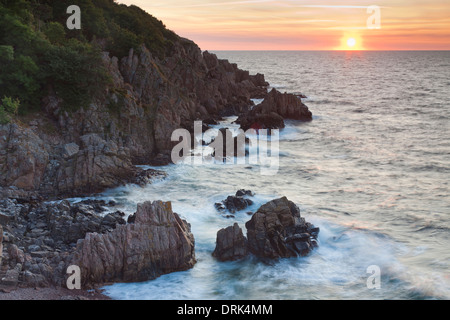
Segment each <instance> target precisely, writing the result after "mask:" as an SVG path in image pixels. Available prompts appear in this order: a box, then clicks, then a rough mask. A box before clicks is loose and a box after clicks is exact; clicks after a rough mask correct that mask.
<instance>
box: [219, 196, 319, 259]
mask: <svg viewBox="0 0 450 320" xmlns="http://www.w3.org/2000/svg"><path fill="white" fill-rule="evenodd" d="M245 227H246V228H247V238H245V237H244V236H243V234H242V230H241V228H240V227H239V226H238V225H237V224H235V225H234V226H233V227H229V228H227V229H222V230H220V231H219V232H218V234H217V242H216V249H215V251H214V253H213V256H215V257H216V258H217V259H219V260H221V261H230V260H236V259H240V258H243V257H244V256H245V255H246V254H247V253H251V254H253V255H254V256H256V257H258V258H262V259H278V258H290V257H297V256H306V255H308V254H309V253H310V252H311V251H312V250H313V249H314V248H316V247H317V246H318V243H317V237H318V235H319V231H320V229H319V228H316V227H315V226H313V225H312V224H311V223H308V222H306V221H305V219H304V218H302V217H301V215H300V209H299V208H298V207H297V205H295V204H294V203H293V202H292V201H289V200H288V199H287V198H286V197H283V198H280V199H276V200H273V201H270V202H268V203H266V204H265V205H263V206H261V207H260V208H259V209H258V211H257V212H256V213H255V214H254V215H253V216H252V218H251V220H250V221H248V222H247V223H246V224H245ZM244 252H245V254H244Z"/></svg>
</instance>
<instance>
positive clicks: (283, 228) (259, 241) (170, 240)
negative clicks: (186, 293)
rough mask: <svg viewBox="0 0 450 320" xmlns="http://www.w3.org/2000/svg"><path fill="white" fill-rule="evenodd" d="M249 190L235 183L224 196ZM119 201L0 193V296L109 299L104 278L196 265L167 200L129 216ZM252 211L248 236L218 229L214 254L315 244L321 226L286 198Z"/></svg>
mask: <svg viewBox="0 0 450 320" xmlns="http://www.w3.org/2000/svg"><path fill="white" fill-rule="evenodd" d="M252 195H253V193H252V192H251V191H248V190H239V191H238V192H237V193H236V196H235V197H232V196H230V197H229V198H227V200H225V201H224V203H227V202H230V201H231V203H234V202H233V200H232V199H235V200H236V199H238V201H239V200H242V199H244V198H243V197H244V196H252ZM244 200H245V199H244ZM116 206H117V204H116V203H115V202H114V201H110V202H106V201H103V200H84V201H81V202H79V203H75V204H74V203H70V202H68V201H61V202H59V203H48V202H47V203H46V202H30V203H20V202H18V201H17V200H11V199H7V200H1V201H0V257H2V260H1V261H0V299H16V298H17V299H21V297H23V298H24V299H46V297H47V298H51V299H71V300H79V299H95V300H98V299H108V298H107V297H105V296H103V295H102V292H101V291H100V290H99V289H98V288H100V287H101V286H103V285H105V284H111V283H123V282H144V281H148V280H153V279H156V278H157V277H159V276H161V275H163V274H167V273H171V272H176V271H185V270H188V269H190V268H192V267H194V265H195V264H196V258H195V240H194V236H193V234H192V233H191V231H190V230H191V226H190V224H189V223H188V222H187V221H185V220H182V219H181V218H180V216H179V215H178V214H176V213H174V212H173V211H172V207H171V203H170V202H161V201H154V202H144V203H142V204H139V205H138V207H137V211H136V213H135V214H133V215H130V216H129V217H128V218H127V217H126V215H125V214H124V213H122V212H120V211H117V210H116V211H115V210H114V208H115V207H116ZM228 208H229V209H227V210H230V209H231V210H235V209H236V207H231V206H230V207H228ZM228 218H229V217H228ZM249 218H250V220H249V221H248V222H247V223H246V229H247V237H245V236H244V234H243V231H242V229H241V228H240V227H239V226H238V225H237V224H234V225H233V226H231V227H229V228H227V229H222V230H220V231H219V232H218V233H217V241H216V249H215V250H214V252H212V253H211V254H212V255H213V256H214V257H215V258H216V259H217V260H219V261H222V262H225V261H235V260H240V259H244V258H246V257H247V256H248V255H250V254H251V255H254V256H255V257H257V258H260V259H263V260H265V259H269V260H273V259H279V258H292V257H298V256H305V255H308V254H309V253H310V252H311V250H313V249H314V248H316V247H317V246H318V243H317V236H318V233H319V228H316V227H314V226H313V225H311V224H310V223H308V222H306V221H305V219H304V218H302V217H301V216H300V210H299V209H298V207H297V206H296V205H295V204H294V203H292V202H291V201H289V200H288V199H287V198H285V197H284V198H281V199H277V200H273V201H271V202H269V203H267V204H265V205H263V206H261V207H260V208H259V209H258V210H257V211H256V213H255V214H253V216H252V217H249ZM125 219H126V220H127V221H126V220H125ZM69 266H77V267H79V269H80V285H81V288H83V290H74V291H73V290H68V289H67V284H68V279H69V277H70V276H71V275H72V273H71V272H69V273H68V270H69ZM88 289H89V290H88ZM33 290H34V291H33Z"/></svg>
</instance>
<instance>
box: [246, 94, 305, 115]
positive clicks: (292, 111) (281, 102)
mask: <svg viewBox="0 0 450 320" xmlns="http://www.w3.org/2000/svg"><path fill="white" fill-rule="evenodd" d="M254 110H255V112H256V113H269V112H276V113H278V114H279V115H280V116H282V117H283V118H284V119H293V120H302V121H311V120H312V113H311V111H309V109H308V107H307V106H306V105H304V104H303V102H302V100H301V98H300V97H299V96H297V95H294V94H290V93H280V92H279V91H277V90H276V89H273V90H272V91H270V93H269V94H268V95H267V96H266V98H265V99H264V101H263V102H262V103H261V104H260V105H258V106H256V107H255V108H254Z"/></svg>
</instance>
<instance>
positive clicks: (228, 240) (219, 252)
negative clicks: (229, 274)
mask: <svg viewBox="0 0 450 320" xmlns="http://www.w3.org/2000/svg"><path fill="white" fill-rule="evenodd" d="M247 254H248V249H247V239H246V238H245V236H244V234H243V232H242V229H241V228H240V227H239V225H238V224H237V223H235V224H234V225H233V226H231V227H228V228H226V229H222V230H220V231H219V232H218V233H217V245H216V249H215V250H214V252H213V257H215V258H217V259H218V260H220V261H235V260H240V259H243V258H245V256H247Z"/></svg>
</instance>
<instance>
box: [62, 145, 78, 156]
mask: <svg viewBox="0 0 450 320" xmlns="http://www.w3.org/2000/svg"><path fill="white" fill-rule="evenodd" d="M78 151H80V147H79V146H78V145H77V144H76V143H68V144H66V145H65V146H64V148H63V157H64V158H66V159H67V158H70V157H73V156H74V155H76V154H77V153H78Z"/></svg>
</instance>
